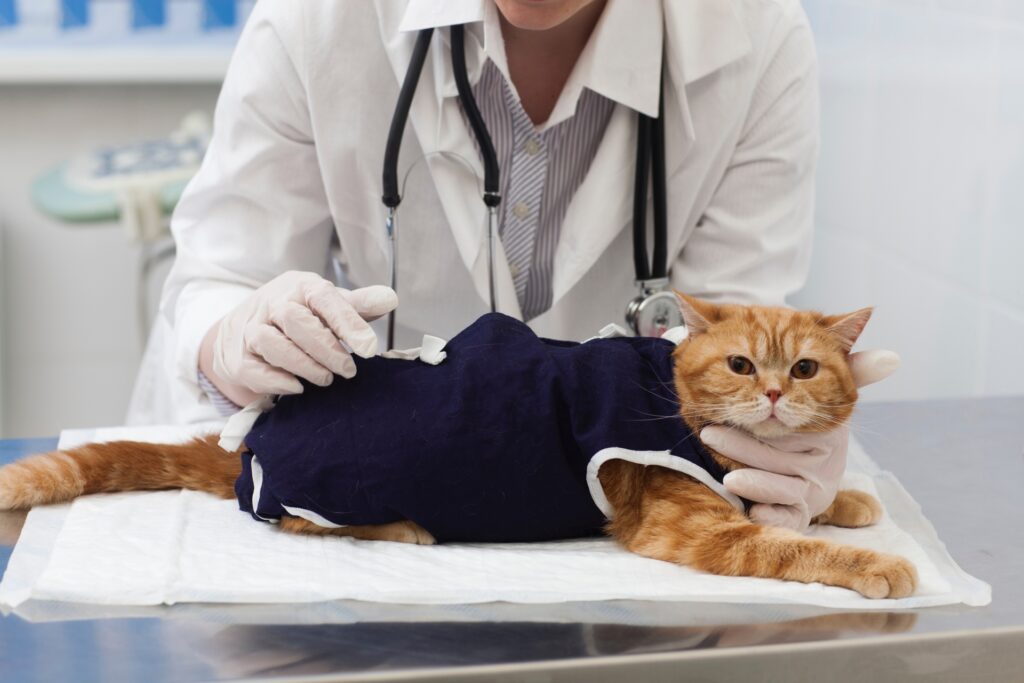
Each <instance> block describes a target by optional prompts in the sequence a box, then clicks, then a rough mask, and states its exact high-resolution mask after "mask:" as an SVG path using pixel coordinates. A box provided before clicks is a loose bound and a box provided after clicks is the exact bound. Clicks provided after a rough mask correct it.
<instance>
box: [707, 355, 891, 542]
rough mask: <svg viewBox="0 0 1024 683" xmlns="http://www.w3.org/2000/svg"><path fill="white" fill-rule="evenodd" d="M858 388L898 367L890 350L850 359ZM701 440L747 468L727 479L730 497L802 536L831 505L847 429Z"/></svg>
mask: <svg viewBox="0 0 1024 683" xmlns="http://www.w3.org/2000/svg"><path fill="white" fill-rule="evenodd" d="M849 362H850V370H851V372H852V373H853V380H854V382H855V383H856V384H857V386H858V387H863V386H867V385H868V384H873V383H874V382H878V381H880V380H883V379H885V378H886V377H888V376H889V375H891V374H892V373H893V372H895V371H896V369H897V368H898V367H899V365H900V359H899V356H898V355H896V354H895V353H893V352H892V351H861V352H858V353H852V354H850V357H849ZM700 438H701V441H703V442H704V443H705V444H707V445H708V446H709V447H710V448H712V449H714V450H715V451H717V452H719V453H721V454H722V455H724V456H726V457H728V458H731V459H733V460H736V461H737V462H741V463H743V464H745V465H747V466H748V468H746V469H740V470H735V471H733V472H730V473H729V474H727V475H725V478H724V479H723V483H724V484H725V488H726V489H728V490H729V491H731V492H732V493H734V494H736V495H737V496H740V497H742V498H746V499H747V500H751V501H754V503H755V504H754V505H752V506H751V508H750V511H749V515H750V518H751V519H753V520H754V521H755V522H759V523H761V524H766V525H769V526H778V527H785V528H788V529H795V530H797V531H803V530H804V529H806V528H807V527H808V526H809V525H810V523H811V520H812V519H813V518H814V517H816V516H817V515H820V514H821V513H822V512H824V511H825V510H827V509H828V506H829V505H831V504H832V501H833V500H835V497H836V492H837V491H838V490H839V482H840V480H841V479H842V476H843V472H844V471H845V470H846V450H847V448H848V446H849V441H850V429H849V427H848V426H847V425H843V426H842V427H839V428H837V429H834V430H832V431H830V432H824V433H817V434H792V435H790V436H785V437H781V438H777V439H765V440H763V441H762V440H758V439H755V438H753V437H751V436H748V435H746V434H743V433H741V432H739V431H737V430H735V429H730V428H728V427H707V428H705V429H704V430H702V431H701V433H700Z"/></svg>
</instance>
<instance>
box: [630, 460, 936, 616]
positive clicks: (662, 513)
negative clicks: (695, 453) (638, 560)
mask: <svg viewBox="0 0 1024 683" xmlns="http://www.w3.org/2000/svg"><path fill="white" fill-rule="evenodd" d="M651 469H655V468H651ZM657 469H659V470H660V472H659V473H656V474H652V475H649V476H648V477H647V482H646V486H645V487H644V494H643V500H642V501H641V504H640V507H639V510H638V514H637V515H636V518H635V523H634V524H630V525H629V526H628V527H627V526H626V525H618V526H615V525H613V526H612V531H613V533H615V535H616V537H617V538H619V540H620V541H621V542H622V543H623V545H625V546H626V548H627V549H629V550H631V551H633V552H635V553H637V554H639V555H643V556H645V557H651V558H654V559H658V560H664V561H667V562H674V563H676V564H682V565H686V566H689V567H693V568H694V569H699V570H702V571H706V572H710V573H712V574H720V575H724V576H756V577H764V578H772V579H783V580H787V581H800V582H803V583H815V582H818V583H824V584H827V585H831V586H840V587H843V588H850V589H852V590H855V591H857V592H858V593H860V594H861V595H864V596H865V597H869V598H902V597H906V596H908V595H910V594H911V593H913V592H914V589H915V588H916V586H917V571H916V570H915V569H914V565H912V564H911V563H910V562H908V561H907V560H905V559H903V558H901V557H896V556H894V555H885V554H882V553H877V552H875V551H873V550H865V549H862V548H854V547H851V546H844V545H839V544H836V543H831V542H828V541H824V540H822V539H815V538H807V537H805V536H802V535H801V534H799V533H796V532H794V531H789V530H786V529H777V528H772V527H766V526H761V525H758V524H754V523H753V522H751V521H750V520H749V519H747V518H746V516H745V515H743V513H741V512H739V511H738V510H736V509H735V508H733V507H732V506H731V505H729V504H728V503H727V502H726V501H725V500H723V499H722V498H721V497H719V496H718V495H717V494H715V493H714V492H713V491H711V490H710V489H708V488H707V487H706V486H704V485H703V484H700V483H698V482H696V481H694V480H693V479H690V478H688V477H685V476H684V475H679V474H678V473H675V472H670V471H668V470H661V468H657ZM616 516H618V509H616Z"/></svg>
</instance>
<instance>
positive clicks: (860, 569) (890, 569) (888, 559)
mask: <svg viewBox="0 0 1024 683" xmlns="http://www.w3.org/2000/svg"><path fill="white" fill-rule="evenodd" d="M857 564H858V565H859V566H857V567H856V568H854V569H853V572H854V573H853V576H852V581H851V584H852V585H851V586H850V587H851V588H853V589H854V590H855V591H857V592H858V593H860V594H861V595H863V596H864V597H866V598H874V599H878V598H905V597H907V596H908V595H911V594H912V593H913V592H914V591H915V590H916V589H917V569H915V568H914V565H913V564H911V563H910V562H908V561H907V560H905V559H903V558H902V557H897V556H895V555H883V554H881V553H870V554H869V556H868V557H867V558H864V559H863V560H862V561H861V562H859V563H857Z"/></svg>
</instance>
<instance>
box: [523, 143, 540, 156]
mask: <svg viewBox="0 0 1024 683" xmlns="http://www.w3.org/2000/svg"><path fill="white" fill-rule="evenodd" d="M523 151H524V152H526V153H527V154H528V155H530V156H531V157H532V156H536V155H537V152H539V151H540V143H539V142H537V138H526V142H524V143H523Z"/></svg>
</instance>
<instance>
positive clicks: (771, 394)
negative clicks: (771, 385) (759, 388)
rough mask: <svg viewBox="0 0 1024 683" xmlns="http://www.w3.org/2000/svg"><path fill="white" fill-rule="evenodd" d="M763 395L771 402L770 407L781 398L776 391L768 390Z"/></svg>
mask: <svg viewBox="0 0 1024 683" xmlns="http://www.w3.org/2000/svg"><path fill="white" fill-rule="evenodd" d="M764 395H765V396H767V397H768V400H769V401H771V402H772V405H775V402H776V401H778V400H779V396H782V392H781V391H779V390H778V389H769V390H768V391H766V392H764Z"/></svg>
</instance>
